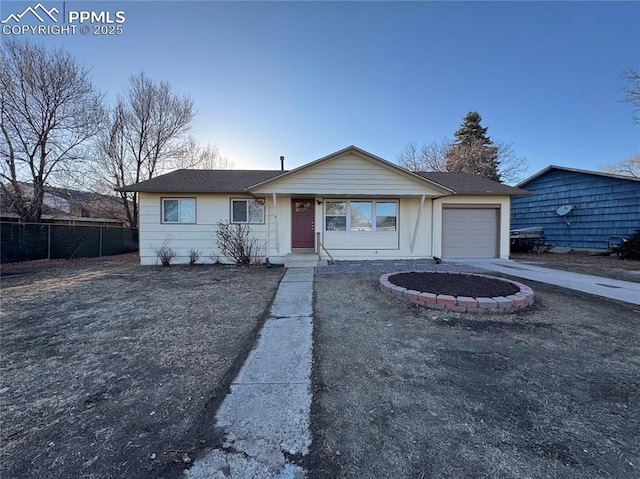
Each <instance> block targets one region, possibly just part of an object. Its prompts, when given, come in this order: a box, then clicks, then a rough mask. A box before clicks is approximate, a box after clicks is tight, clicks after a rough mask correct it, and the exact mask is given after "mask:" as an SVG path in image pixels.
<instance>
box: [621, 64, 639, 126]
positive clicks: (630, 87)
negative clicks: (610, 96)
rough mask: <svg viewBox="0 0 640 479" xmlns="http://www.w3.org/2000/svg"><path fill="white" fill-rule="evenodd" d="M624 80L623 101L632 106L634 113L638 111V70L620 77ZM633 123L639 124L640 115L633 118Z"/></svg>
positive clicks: (630, 71)
mask: <svg viewBox="0 0 640 479" xmlns="http://www.w3.org/2000/svg"><path fill="white" fill-rule="evenodd" d="M622 78H624V79H625V80H626V82H627V83H626V85H625V86H624V92H625V95H626V96H625V99H624V101H626V102H627V103H631V105H633V107H634V110H635V111H636V112H638V111H640V72H639V71H638V70H629V71H627V72H625V73H624V75H623V76H622ZM633 121H634V123H640V115H636V116H634V117H633Z"/></svg>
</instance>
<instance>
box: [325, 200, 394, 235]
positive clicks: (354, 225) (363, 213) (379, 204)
mask: <svg viewBox="0 0 640 479" xmlns="http://www.w3.org/2000/svg"><path fill="white" fill-rule="evenodd" d="M325 205H326V207H325V230H326V231H352V232H385V231H397V229H398V202H397V201H360V200H354V201H326V202H325Z"/></svg>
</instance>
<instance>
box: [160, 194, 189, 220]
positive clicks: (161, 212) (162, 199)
mask: <svg viewBox="0 0 640 479" xmlns="http://www.w3.org/2000/svg"><path fill="white" fill-rule="evenodd" d="M166 200H169V201H178V221H165V219H164V202H165V201H166ZM183 200H193V206H194V210H195V211H194V213H195V215H194V220H193V221H180V201H183ZM160 204H161V208H160V222H161V223H162V224H165V225H195V224H197V223H198V200H197V198H196V197H195V196H194V197H177V198H174V197H162V198H161V199H160Z"/></svg>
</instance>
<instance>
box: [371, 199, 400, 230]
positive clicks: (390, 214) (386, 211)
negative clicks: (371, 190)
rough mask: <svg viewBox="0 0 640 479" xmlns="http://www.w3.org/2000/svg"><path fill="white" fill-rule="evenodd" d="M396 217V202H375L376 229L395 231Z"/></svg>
mask: <svg viewBox="0 0 640 479" xmlns="http://www.w3.org/2000/svg"><path fill="white" fill-rule="evenodd" d="M397 219H398V203H396V202H395V201H394V202H389V203H383V202H377V203H376V231H395V230H396V228H397V227H398V226H397Z"/></svg>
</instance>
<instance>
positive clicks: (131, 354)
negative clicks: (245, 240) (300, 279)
mask: <svg viewBox="0 0 640 479" xmlns="http://www.w3.org/2000/svg"><path fill="white" fill-rule="evenodd" d="M282 274H283V270H282V269H266V268H264V269H261V268H258V269H254V268H236V267H226V266H213V265H207V266H204V265H203V266H197V267H189V266H172V267H170V268H162V267H153V266H139V265H138V264H137V256H136V255H135V254H133V255H122V256H113V257H105V258H92V259H77V260H55V261H34V262H29V263H16V264H11V265H4V266H2V281H1V293H2V310H1V313H0V320H1V328H2V345H1V347H2V355H1V358H0V374H1V376H0V409H1V410H2V421H3V424H2V429H1V431H0V434H1V436H2V437H1V439H2V441H1V445H0V454H1V458H0V459H1V460H0V475H1V476H2V477H7V478H17V477H20V478H21V479H36V478H37V479H40V478H43V477H47V478H70V477H75V478H91V479H107V478H108V479H114V478H123V479H124V478H127V479H142V478H151V477H153V478H177V477H179V476H181V474H182V470H183V469H184V468H185V467H187V466H188V464H189V463H191V461H192V460H193V459H194V458H195V457H196V456H198V455H199V454H201V453H202V451H203V450H204V449H206V448H208V447H212V446H215V445H216V442H217V441H218V440H219V436H218V433H217V432H216V431H215V430H214V428H213V426H214V414H215V411H216V410H217V407H218V405H219V404H220V402H221V401H222V400H223V399H224V396H225V395H226V393H227V392H228V389H229V385H230V382H231V380H232V379H233V377H234V375H235V373H236V372H237V371H238V369H239V368H240V366H241V364H242V362H243V361H244V359H245V357H246V355H247V354H248V352H249V350H250V349H251V348H252V347H253V345H254V344H255V339H256V336H257V332H258V330H259V328H260V327H261V325H262V324H263V322H264V320H265V316H266V312H267V311H268V307H269V305H270V302H271V301H272V299H273V297H274V295H275V291H276V289H277V286H278V284H279V281H280V279H281V277H282Z"/></svg>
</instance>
